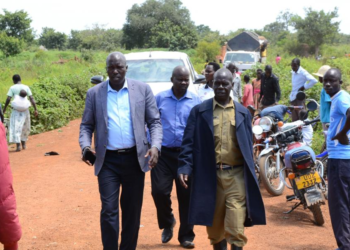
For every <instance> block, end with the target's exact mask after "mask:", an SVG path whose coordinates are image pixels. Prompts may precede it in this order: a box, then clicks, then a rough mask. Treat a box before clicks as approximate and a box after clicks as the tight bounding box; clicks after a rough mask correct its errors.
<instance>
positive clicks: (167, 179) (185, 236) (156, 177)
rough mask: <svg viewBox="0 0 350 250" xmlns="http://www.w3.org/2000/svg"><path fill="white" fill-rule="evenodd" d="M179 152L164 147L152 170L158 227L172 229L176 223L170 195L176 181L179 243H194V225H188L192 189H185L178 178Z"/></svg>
mask: <svg viewBox="0 0 350 250" xmlns="http://www.w3.org/2000/svg"><path fill="white" fill-rule="evenodd" d="M178 156H179V152H176V151H171V150H169V149H166V148H164V147H162V153H161V156H160V157H159V159H158V164H157V166H156V167H155V168H154V169H152V170H151V180H152V196H153V200H154V203H155V205H156V208H157V218H158V225H159V228H160V229H164V228H170V227H171V225H172V223H173V222H174V215H173V213H172V212H173V210H172V208H171V199H170V194H171V190H172V188H173V181H174V180H175V186H176V192H177V200H178V203H179V214H180V229H179V235H178V240H179V242H180V243H181V242H184V241H186V240H187V241H193V239H194V236H195V234H194V232H193V225H189V224H188V209H189V205H190V187H189V188H188V189H185V188H184V187H182V186H181V184H180V182H179V180H178V178H177V169H178Z"/></svg>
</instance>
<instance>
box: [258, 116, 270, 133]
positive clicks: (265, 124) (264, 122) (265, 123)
mask: <svg viewBox="0 0 350 250" xmlns="http://www.w3.org/2000/svg"><path fill="white" fill-rule="evenodd" d="M272 124H273V121H272V119H271V118H270V117H268V116H264V117H263V118H261V119H260V122H259V125H260V126H261V127H262V129H263V130H264V132H269V131H270V130H271V128H272Z"/></svg>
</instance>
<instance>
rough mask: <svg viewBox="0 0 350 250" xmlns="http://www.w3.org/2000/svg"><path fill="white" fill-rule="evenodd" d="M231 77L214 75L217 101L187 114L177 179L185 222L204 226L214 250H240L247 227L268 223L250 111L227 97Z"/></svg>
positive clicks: (226, 72)
mask: <svg viewBox="0 0 350 250" xmlns="http://www.w3.org/2000/svg"><path fill="white" fill-rule="evenodd" d="M231 90H232V73H231V72H230V71H229V70H227V69H220V70H218V71H217V72H216V73H215V75H214V93H215V97H214V98H213V99H209V100H206V101H204V102H203V103H202V104H200V105H197V106H196V107H194V108H193V109H192V110H191V113H190V116H189V118H188V121H187V126H186V129H185V132H184V137H183V140H182V146H181V152H180V155H179V169H178V175H179V179H180V182H181V184H182V185H183V186H184V187H185V188H189V186H188V181H189V177H190V176H191V175H192V176H191V178H192V187H191V200H190V208H189V223H190V224H194V225H205V226H207V233H208V238H209V239H210V243H211V244H212V245H213V249H214V250H224V249H225V250H226V249H227V242H228V243H229V244H230V245H231V249H232V250H238V249H243V246H244V245H246V243H247V237H246V236H245V234H244V227H245V226H253V225H264V224H266V219H265V209H264V204H263V200H262V197H261V194H260V190H259V185H258V181H257V178H256V175H255V170H254V160H253V145H252V126H251V120H252V119H251V115H250V113H249V111H248V110H247V109H246V108H245V107H243V106H242V105H241V104H239V103H238V102H236V101H233V100H232V99H231V98H230V91H231Z"/></svg>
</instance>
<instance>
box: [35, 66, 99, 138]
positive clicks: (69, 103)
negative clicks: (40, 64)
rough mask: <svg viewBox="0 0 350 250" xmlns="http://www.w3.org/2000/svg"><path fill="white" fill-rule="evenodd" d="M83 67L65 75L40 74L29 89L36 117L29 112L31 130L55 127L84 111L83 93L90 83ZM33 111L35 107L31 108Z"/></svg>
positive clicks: (36, 131)
mask: <svg viewBox="0 0 350 250" xmlns="http://www.w3.org/2000/svg"><path fill="white" fill-rule="evenodd" d="M90 75H92V72H90V71H86V72H82V73H81V74H79V75H64V76H61V77H59V78H54V77H53V78H40V79H39V82H36V83H34V84H33V85H32V87H31V90H32V92H33V96H34V97H35V101H36V103H37V107H38V111H39V117H38V118H35V117H34V115H33V114H32V116H31V117H32V133H33V134H37V133H41V132H44V131H48V130H52V129H56V128H59V127H62V126H65V125H67V124H68V122H69V121H71V120H73V119H76V118H79V117H81V116H82V114H83V109H84V103H85V95H86V92H87V90H88V89H89V88H90V87H91V84H90V83H89V76H90ZM32 112H34V110H32Z"/></svg>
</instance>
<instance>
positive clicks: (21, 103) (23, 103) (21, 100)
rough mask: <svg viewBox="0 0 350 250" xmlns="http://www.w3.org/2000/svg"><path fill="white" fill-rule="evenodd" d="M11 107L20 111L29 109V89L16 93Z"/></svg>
mask: <svg viewBox="0 0 350 250" xmlns="http://www.w3.org/2000/svg"><path fill="white" fill-rule="evenodd" d="M11 107H12V108H13V109H15V110H17V111H19V112H24V111H27V110H28V109H29V107H30V102H29V101H28V99H27V91H25V90H24V89H22V90H21V91H20V92H19V95H15V97H14V100H13V101H12V102H11Z"/></svg>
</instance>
